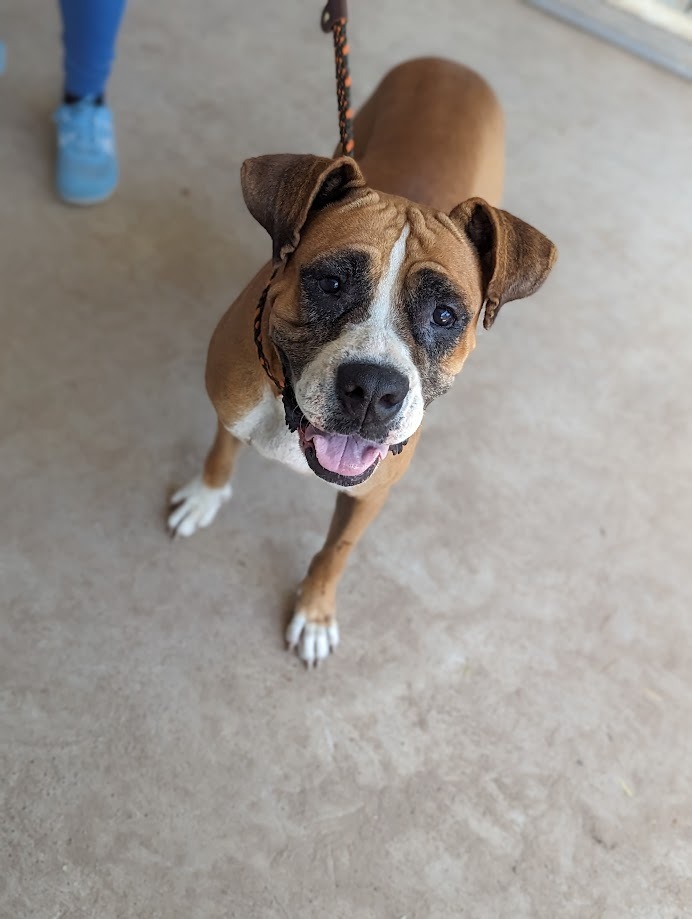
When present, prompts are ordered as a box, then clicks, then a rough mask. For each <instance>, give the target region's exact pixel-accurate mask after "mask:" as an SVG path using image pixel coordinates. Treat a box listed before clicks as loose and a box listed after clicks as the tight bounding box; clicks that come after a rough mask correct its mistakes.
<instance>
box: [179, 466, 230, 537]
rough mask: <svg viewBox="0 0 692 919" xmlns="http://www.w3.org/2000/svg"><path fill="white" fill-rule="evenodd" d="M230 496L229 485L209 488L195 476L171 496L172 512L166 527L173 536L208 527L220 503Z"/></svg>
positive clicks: (189, 533)
mask: <svg viewBox="0 0 692 919" xmlns="http://www.w3.org/2000/svg"><path fill="white" fill-rule="evenodd" d="M230 497H231V486H230V484H228V483H226V485H224V486H223V488H210V487H209V486H208V485H205V484H204V482H203V481H202V478H201V476H197V477H196V478H194V479H193V480H192V481H191V482H188V483H187V485H185V486H184V487H183V488H181V489H180V490H179V491H176V493H175V494H174V495H173V497H172V498H171V508H172V512H171V515H170V517H169V518H168V529H169V530H170V531H171V533H172V534H173V535H174V536H192V534H193V533H194V532H195V530H198V529H200V528H201V527H208V526H209V524H210V523H211V522H212V521H213V519H214V517H216V515H217V513H218V511H219V508H220V507H221V505H222V504H225V503H226V501H228V499H229V498H230Z"/></svg>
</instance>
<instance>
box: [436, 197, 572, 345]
mask: <svg viewBox="0 0 692 919" xmlns="http://www.w3.org/2000/svg"><path fill="white" fill-rule="evenodd" d="M449 216H450V218H451V219H452V220H453V221H454V223H456V224H457V226H458V227H459V228H460V229H461V230H462V232H463V233H465V234H466V236H467V237H468V238H469V240H470V241H471V243H472V244H473V246H474V247H475V249H476V251H477V253H478V258H479V260H480V266H481V276H482V283H483V296H484V299H485V313H484V315H483V325H484V326H485V328H486V329H489V328H490V326H491V325H492V324H493V322H495V317H496V316H497V314H498V312H499V310H500V308H501V307H502V306H503V305H504V304H505V303H508V302H509V301H510V300H519V299H521V298H522V297H528V296H530V295H531V294H533V293H535V292H536V291H537V290H538V288H539V287H540V286H541V284H542V283H543V281H545V279H546V278H547V277H548V274H549V272H550V269H551V268H552V267H553V265H554V264H555V260H556V258H557V249H556V248H555V246H554V245H553V244H552V243H551V241H550V240H549V239H548V238H547V237H546V236H544V235H543V234H542V233H539V231H538V230H536V229H535V228H534V227H532V226H529V224H528V223H524V221H523V220H519V218H518V217H513V216H512V215H511V214H508V213H507V211H501V210H499V208H496V207H491V206H490V205H489V204H488V203H487V201H484V200H483V199H482V198H469V200H468V201H464V202H463V203H462V204H459V205H458V206H457V207H455V208H454V210H453V211H452V213H451V214H450V215H449Z"/></svg>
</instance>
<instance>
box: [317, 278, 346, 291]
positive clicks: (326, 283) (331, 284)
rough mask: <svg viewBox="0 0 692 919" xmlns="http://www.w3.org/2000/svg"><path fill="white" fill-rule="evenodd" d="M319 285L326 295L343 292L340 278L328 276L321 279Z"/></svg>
mask: <svg viewBox="0 0 692 919" xmlns="http://www.w3.org/2000/svg"><path fill="white" fill-rule="evenodd" d="M318 283H319V285H320V288H321V289H322V290H323V291H324V292H325V294H338V293H339V291H340V290H341V281H340V280H339V279H338V278H334V277H331V276H327V277H325V278H320V280H319V282H318Z"/></svg>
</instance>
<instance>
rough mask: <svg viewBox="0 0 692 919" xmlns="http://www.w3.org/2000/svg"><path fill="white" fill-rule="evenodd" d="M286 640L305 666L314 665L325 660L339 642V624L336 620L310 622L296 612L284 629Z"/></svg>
mask: <svg viewBox="0 0 692 919" xmlns="http://www.w3.org/2000/svg"><path fill="white" fill-rule="evenodd" d="M286 642H287V643H288V647H289V648H290V649H291V650H296V651H297V652H298V657H299V658H300V659H301V660H302V661H303V662H304V664H305V665H306V667H308V668H310V667H316V666H317V665H318V664H319V663H320V661H323V660H326V659H327V658H328V657H329V655H330V653H331V652H332V651H334V650H335V649H336V647H337V645H338V644H339V626H338V625H337V624H336V622H331V623H329V625H318V624H316V623H314V622H310V621H309V620H308V619H307V618H306V616H305V614H304V613H300V612H298V613H296V614H295V615H294V616H293V618H292V619H291V621H290V622H289V624H288V628H287V629H286Z"/></svg>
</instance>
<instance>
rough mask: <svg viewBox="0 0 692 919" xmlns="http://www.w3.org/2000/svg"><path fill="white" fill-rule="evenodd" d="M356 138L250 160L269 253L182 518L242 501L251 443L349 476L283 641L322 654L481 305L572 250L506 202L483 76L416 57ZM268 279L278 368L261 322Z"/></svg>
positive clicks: (216, 372) (211, 371)
mask: <svg viewBox="0 0 692 919" xmlns="http://www.w3.org/2000/svg"><path fill="white" fill-rule="evenodd" d="M354 132H355V143H356V147H355V154H356V160H353V159H350V158H348V157H340V158H337V159H327V158H325V157H320V156H298V155H291V154H285V155H275V156H260V157H257V158H256V159H251V160H247V161H246V162H245V163H244V164H243V168H242V173H241V181H242V187H243V195H244V197H245V201H246V204H247V206H248V208H249V210H250V213H251V214H252V215H253V217H255V218H256V219H257V220H258V221H259V222H260V223H261V224H262V226H263V227H264V228H265V229H266V230H267V232H268V233H269V235H270V236H271V238H272V243H273V260H272V263H271V264H268V265H265V267H264V268H262V269H261V271H260V272H259V274H258V275H256V277H255V278H254V279H253V280H252V281H251V282H250V284H249V285H248V286H247V287H246V289H245V290H244V291H243V293H242V294H241V295H240V296H239V297H238V299H237V300H236V301H235V303H233V305H232V306H231V307H230V309H229V310H228V312H227V313H226V314H225V315H224V317H223V318H222V319H221V322H220V323H219V325H218V327H217V329H216V331H215V332H214V335H213V337H212V340H211V344H210V346H209V356H208V360H207V371H206V382H207V391H208V393H209V397H210V398H211V401H212V403H213V405H214V408H215V409H216V412H217V415H218V431H217V434H216V440H215V441H214V445H213V446H212V448H211V451H210V453H209V455H208V457H207V460H206V463H205V466H204V472H203V475H202V476H201V477H200V478H197V479H194V480H193V481H192V482H190V483H189V484H188V485H187V486H186V487H185V488H183V489H181V490H180V491H179V492H177V493H176V494H175V495H174V496H173V499H172V500H173V510H172V513H171V515H170V518H169V527H170V529H171V530H172V531H173V532H174V533H179V534H180V535H183V536H189V535H191V534H192V533H193V532H194V531H195V530H196V529H197V528H198V527H204V526H208V525H209V524H210V523H211V522H212V520H213V519H214V517H215V515H216V512H217V511H218V509H219V507H220V506H221V504H223V502H224V501H225V500H227V499H228V498H229V497H230V494H231V488H230V484H229V481H230V477H231V473H232V471H233V464H234V461H235V458H236V455H237V453H238V450H239V448H240V447H241V445H242V444H244V443H245V444H251V445H252V446H254V447H256V448H257V450H259V452H260V453H262V454H264V455H265V456H269V457H273V458H275V459H278V460H281V461H282V462H284V463H286V464H287V465H289V466H292V467H293V468H294V469H296V470H297V471H299V472H307V473H310V470H312V472H313V473H315V474H316V475H318V476H320V478H322V479H324V480H326V481H327V482H329V483H331V484H332V485H333V486H335V487H336V488H337V489H338V491H339V494H338V497H337V501H336V510H335V513H334V517H333V520H332V524H331V527H330V529H329V534H328V536H327V540H326V542H325V544H324V547H323V548H322V550H321V551H320V552H319V553H318V554H317V555H316V556H315V558H314V559H313V560H312V563H311V564H310V568H309V571H308V573H307V575H306V577H305V579H304V580H303V582H302V584H301V586H300V588H299V591H298V598H297V601H296V606H295V613H294V616H293V619H292V620H291V623H290V625H289V627H288V631H287V636H286V637H287V641H288V643H289V646H290V647H292V648H293V647H297V648H298V653H299V655H300V657H301V658H302V659H303V660H304V661H305V663H306V664H308V666H310V665H311V664H315V663H317V662H319V661H320V660H322V659H323V658H326V657H327V656H328V654H329V652H330V650H331V649H333V648H334V647H335V646H336V644H337V642H338V629H337V624H336V618H335V606H336V588H337V584H338V582H339V579H340V577H341V574H342V572H343V570H344V566H345V565H346V561H347V558H348V556H349V553H350V552H351V550H352V549H353V547H354V546H355V544H356V543H357V542H358V540H359V539H360V537H361V535H362V534H363V532H364V531H365V528H366V527H367V526H368V524H369V523H370V521H371V520H372V519H373V518H374V517H375V515H376V514H377V512H378V511H379V509H380V508H381V507H382V504H383V503H384V500H385V498H386V497H387V494H388V492H389V489H390V487H391V485H392V484H393V483H394V482H396V481H397V479H399V478H401V476H402V475H403V473H404V472H405V470H406V468H407V466H408V464H409V462H410V460H411V456H412V455H413V451H414V449H415V446H416V442H417V440H418V436H419V433H420V425H421V422H422V420H423V413H424V411H425V408H426V406H427V405H428V404H429V403H430V402H431V401H432V400H433V399H434V398H435V397H436V396H439V395H440V394H441V393H443V392H445V390H446V389H448V387H449V386H450V385H451V383H452V381H453V380H454V377H455V376H456V375H457V374H458V373H459V371H460V370H461V368H462V366H463V364H464V361H465V360H466V358H467V356H468V355H469V353H470V352H471V351H472V350H473V348H474V346H475V338H476V336H475V333H476V324H477V322H478V319H479V317H480V315H481V312H482V311H483V308H485V310H484V316H483V324H484V326H485V328H486V329H487V328H490V326H491V325H492V324H493V322H494V320H495V317H496V316H497V313H498V310H499V309H500V307H501V306H502V305H503V304H504V303H506V302H507V301H509V300H516V299H518V298H520V297H526V296H528V295H529V294H532V293H534V291H536V290H537V289H538V288H539V287H540V285H541V284H542V283H543V281H544V280H545V278H546V276H547V274H548V272H549V271H550V269H551V267H552V265H553V263H554V261H555V257H556V250H555V247H554V246H553V244H552V243H551V242H550V240H548V239H546V237H545V236H543V235H542V234H541V233H539V232H538V230H535V229H534V228H533V227H531V226H529V225H528V224H526V223H524V222H523V221H521V220H519V219H517V218H516V217H513V216H512V215H511V214H508V213H506V212H505V211H502V210H498V209H497V207H496V205H497V203H498V201H499V198H500V195H501V191H502V179H503V151H504V136H503V119H502V113H501V110H500V107H499V104H498V102H497V100H496V98H495V96H494V95H493V93H492V91H491V90H490V88H489V87H488V86H487V84H486V83H485V82H484V81H483V80H482V79H481V78H480V77H479V76H478V75H477V74H475V73H473V72H472V71H471V70H468V69H466V68H464V67H461V66H459V65H458V64H454V63H451V62H448V61H441V60H435V59H424V60H415V61H410V62H408V63H405V64H402V65H401V66H399V67H397V68H396V69H394V70H393V71H392V72H391V73H389V74H388V75H387V76H386V77H385V78H384V80H383V81H382V83H381V84H380V86H379V87H378V88H377V90H376V91H375V93H374V94H373V96H372V97H371V98H370V99H369V100H368V102H366V104H365V105H364V106H363V108H362V110H361V111H360V113H359V114H358V116H357V118H356V120H355V125H354ZM270 280H271V283H270ZM268 284H269V289H268V292H267V295H266V303H265V307H264V310H263V312H260V314H259V315H260V319H261V324H260V326H259V329H258V337H259V341H260V347H261V350H262V352H263V354H264V357H265V365H266V366H264V367H263V365H262V364H261V363H260V360H259V359H258V351H257V348H256V343H255V341H254V340H253V323H254V321H255V316H256V313H257V308H258V302H260V298H261V297H262V294H263V291H264V290H265V288H266V286H267V285H268ZM265 371H266V372H265ZM277 382H278V384H279V385H278V386H277ZM281 390H283V392H281Z"/></svg>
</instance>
